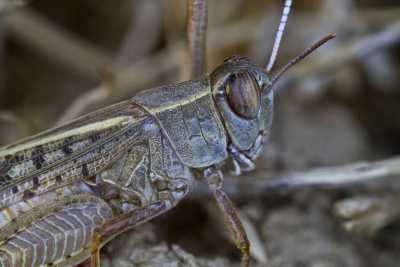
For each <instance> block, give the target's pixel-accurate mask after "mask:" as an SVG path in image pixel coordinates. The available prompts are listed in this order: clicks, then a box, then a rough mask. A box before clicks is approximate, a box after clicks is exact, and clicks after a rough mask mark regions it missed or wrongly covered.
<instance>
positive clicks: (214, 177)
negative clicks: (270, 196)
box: [203, 167, 250, 267]
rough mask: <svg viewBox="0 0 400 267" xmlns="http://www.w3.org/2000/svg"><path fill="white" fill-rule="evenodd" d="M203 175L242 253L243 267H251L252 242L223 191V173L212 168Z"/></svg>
mask: <svg viewBox="0 0 400 267" xmlns="http://www.w3.org/2000/svg"><path fill="white" fill-rule="evenodd" d="M203 175H204V177H205V178H206V180H207V183H208V186H209V187H210V189H211V191H212V192H213V195H214V198H215V200H216V201H217V203H218V206H219V208H220V209H221V211H222V212H223V214H224V221H225V224H226V226H227V227H228V230H229V232H230V234H231V236H232V238H233V240H234V242H235V245H236V247H237V248H238V249H239V250H240V251H241V252H242V266H245V267H248V266H250V242H249V240H248V238H247V235H246V232H245V230H244V227H243V224H242V222H241V221H240V219H239V216H238V214H237V212H236V209H235V206H234V205H233V203H232V201H231V200H230V199H229V197H228V196H227V195H226V193H225V192H224V191H223V189H222V180H223V176H222V173H221V171H220V170H216V169H214V168H212V167H211V168H208V169H206V170H205V171H204V173H203Z"/></svg>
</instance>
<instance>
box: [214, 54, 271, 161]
mask: <svg viewBox="0 0 400 267" xmlns="http://www.w3.org/2000/svg"><path fill="white" fill-rule="evenodd" d="M210 81H211V87H212V93H213V97H214V101H215V103H216V106H217V109H218V111H219V114H220V116H221V119H222V121H223V123H224V126H225V129H226V132H227V135H228V137H229V143H230V146H232V147H234V149H235V150H236V151H239V152H242V153H244V154H246V155H247V156H248V157H250V158H254V157H255V156H256V154H258V152H259V150H260V149H261V146H262V143H263V142H260V140H261V141H263V139H264V138H263V137H264V136H266V135H267V134H268V133H269V130H270V127H271V124H272V112H273V108H272V107H273V96H274V93H273V90H272V86H271V82H270V79H269V77H268V75H267V72H266V71H265V70H264V69H262V68H259V67H257V66H256V65H254V64H252V63H250V61H249V60H247V59H246V58H241V57H237V56H234V57H231V58H229V59H227V60H226V61H225V62H224V63H223V64H222V65H220V66H219V67H217V69H216V70H215V71H214V72H213V73H212V74H211V75H210Z"/></svg>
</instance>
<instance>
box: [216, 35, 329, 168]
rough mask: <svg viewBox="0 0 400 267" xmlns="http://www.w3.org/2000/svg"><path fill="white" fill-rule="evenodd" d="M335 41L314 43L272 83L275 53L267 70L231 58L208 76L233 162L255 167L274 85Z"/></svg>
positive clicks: (267, 126) (266, 128)
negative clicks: (325, 45)
mask: <svg viewBox="0 0 400 267" xmlns="http://www.w3.org/2000/svg"><path fill="white" fill-rule="evenodd" d="M334 37H335V34H330V35H327V36H325V37H324V38H322V39H320V40H319V41H318V42H316V43H314V44H313V45H312V46H310V47H309V48H308V49H306V50H305V51H304V52H303V53H301V54H300V55H298V56H297V57H295V58H294V59H292V60H291V61H289V63H287V64H286V65H285V66H284V67H283V68H282V69H281V70H280V71H278V73H277V74H276V75H275V76H274V77H272V79H270V78H269V77H268V72H269V70H270V68H271V67H272V65H273V62H274V61H275V57H276V51H275V52H273V54H272V56H271V59H272V60H270V62H272V64H268V67H267V68H266V70H265V69H263V68H260V67H257V66H256V65H254V64H251V63H250V62H249V60H247V59H245V58H241V57H237V56H234V57H231V58H229V59H227V60H226V61H225V62H224V63H223V64H222V65H220V66H219V67H217V68H216V69H215V70H214V72H213V73H211V75H210V82H211V88H212V94H213V97H214V101H215V103H216V106H217V108H218V111H219V113H220V116H221V118H222V121H223V123H224V126H225V129H226V132H227V135H228V137H229V144H230V147H229V148H228V149H229V152H230V154H231V155H232V156H233V157H236V159H234V160H236V161H242V162H244V163H245V165H247V167H246V166H245V167H246V168H247V169H248V170H250V169H252V168H253V167H254V164H253V163H252V160H253V159H254V158H256V157H257V156H258V154H259V152H260V151H261V149H262V147H263V143H264V139H265V138H264V137H265V136H266V135H268V133H269V132H270V128H271V124H272V112H273V109H272V108H273V97H274V91H273V86H274V84H275V83H276V82H277V81H278V80H279V79H280V78H281V77H282V75H283V74H284V73H285V72H286V71H287V70H288V69H289V68H290V67H292V66H293V65H295V64H296V63H297V62H299V61H300V60H302V59H303V58H305V57H306V56H308V55H309V54H311V52H313V51H315V50H316V49H317V48H318V47H320V46H321V45H323V44H324V43H326V42H327V41H329V40H330V39H332V38H334ZM246 162H247V163H246ZM244 170H245V169H244Z"/></svg>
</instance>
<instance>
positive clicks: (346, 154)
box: [0, 0, 400, 267]
mask: <svg viewBox="0 0 400 267" xmlns="http://www.w3.org/2000/svg"><path fill="white" fill-rule="evenodd" d="M294 2H295V3H294V4H293V8H292V11H291V14H290V16H289V21H288V25H287V30H286V32H285V33H284V37H283V42H282V46H281V49H280V52H279V55H278V61H277V64H276V66H275V68H274V69H273V71H272V72H273V73H274V71H275V73H276V71H277V70H278V69H279V67H280V66H283V65H284V64H285V63H287V62H288V60H290V58H292V57H294V56H296V55H298V54H299V53H300V52H302V51H303V50H304V49H305V48H307V47H308V46H309V45H310V44H312V43H313V42H315V41H316V40H318V39H319V38H321V37H322V36H324V35H326V34H329V33H332V32H335V33H337V38H335V39H334V40H333V41H331V42H329V43H328V44H327V45H325V46H324V47H322V48H321V49H319V50H318V51H316V52H315V53H314V54H313V55H312V56H310V57H309V58H307V59H306V60H304V61H303V62H301V63H299V64H298V65H297V66H296V67H294V68H293V69H292V70H291V71H290V72H289V73H287V74H286V75H285V77H284V78H283V79H282V80H281V82H280V84H279V85H278V90H277V96H276V98H275V105H276V106H275V118H274V125H273V129H272V133H271V136H270V140H269V142H268V144H267V147H266V149H265V151H264V153H263V155H262V156H261V157H260V158H259V159H258V160H257V170H256V171H255V172H253V173H250V174H244V175H243V176H242V177H240V178H239V179H238V178H236V179H234V178H231V177H229V176H228V177H227V178H226V183H227V191H228V193H229V194H230V196H231V197H232V199H233V201H234V202H235V203H236V204H237V206H238V208H239V210H240V213H241V215H242V217H243V221H244V222H245V225H246V228H247V232H248V234H249V238H250V240H251V242H252V249H253V261H254V264H255V266H293V267H295V266H296V267H303V266H304V267H307V266H313V267H317V266H318V267H336V266H338V267H339V266H340V267H346V266H352V267H353V266H355V267H357V266H363V267H372V266H388V267H391V266H393V267H394V266H399V262H400V241H399V240H400V223H399V222H398V221H396V219H398V218H399V217H400V216H399V215H400V197H399V196H400V182H399V181H397V180H399V179H396V176H393V177H392V178H391V179H376V180H374V181H370V182H368V183H355V184H354V183H351V184H345V185H341V186H335V187H333V188H332V187H329V188H326V187H315V186H314V187H309V186H301V187H296V188H292V187H291V186H286V187H285V188H282V186H279V187H274V186H270V187H263V186H259V185H260V184H263V183H264V181H265V182H267V181H269V180H271V179H272V180H279V177H284V176H285V175H287V174H288V173H293V172H295V173H297V172H299V173H304V172H306V173H307V172H309V171H310V170H313V169H314V168H317V167H329V166H342V165H345V164H351V163H355V162H358V161H364V160H369V161H375V160H383V159H388V158H392V157H395V156H396V155H399V154H400V141H399V140H400V3H399V2H398V1H395V0H380V1H378V0H359V1H354V0H330V1H329V0H319V1H317V0H303V1H294ZM282 6H283V1H281V0H279V1H278V0H274V1H272V0H271V1H261V0H250V1H249V0H248V1H244V0H220V1H209V5H208V15H209V17H208V33H207V46H208V48H207V64H208V68H207V70H208V72H210V71H212V70H213V68H214V67H215V66H217V65H218V64H220V63H221V62H222V61H223V60H224V58H226V57H228V56H231V55H233V54H239V55H242V56H247V57H249V58H250V59H251V60H252V61H253V62H255V63H257V64H265V63H266V62H267V60H268V58H269V54H270V51H271V47H272V42H273V38H274V35H275V31H276V29H277V27H278V24H279V20H280V14H281V10H282ZM185 38H186V1H183V0H169V1H161V0H120V1H93V0H80V1H75V0H73V1H72V0H68V1H66V0H65V1H51V0H32V1H26V2H25V1H21V0H1V1H0V146H2V145H5V144H8V143H11V142H14V141H16V140H18V139H20V138H23V137H25V136H29V135H32V134H35V133H37V132H39V131H42V130H45V129H48V128H50V127H53V126H55V125H59V124H62V123H63V122H66V121H68V120H70V119H72V118H75V117H77V116H79V115H82V114H85V113H87V112H90V111H93V110H95V109H97V108H101V107H105V106H107V105H109V104H112V103H116V102H118V101H121V100H124V99H127V98H129V97H131V96H133V95H134V94H135V93H137V92H138V91H140V90H143V89H146V88H151V87H154V86H158V85H163V84H169V83H175V82H179V81H183V80H185V79H187V75H188V71H187V70H188V59H187V49H186V46H185V44H186V43H185ZM392 168H394V169H396V168H397V170H399V169H400V163H397V165H396V164H395V165H393V164H392ZM328 170H329V169H328ZM321 177H322V178H324V177H327V179H329V172H327V173H324V175H321ZM295 178H296V176H294V179H295ZM256 181H257V183H256ZM255 189H257V190H255ZM219 215H220V214H219V213H218V211H217V209H216V207H215V203H214V202H213V201H212V199H210V196H209V194H208V193H207V190H205V189H204V188H203V187H202V186H201V185H199V187H198V189H196V190H195V192H194V193H193V194H192V195H191V196H189V197H188V199H187V200H186V201H183V203H181V204H180V205H179V206H178V207H177V208H175V209H174V210H173V211H171V212H169V213H167V214H165V215H163V216H161V217H160V218H157V219H155V220H153V221H152V222H150V223H147V224H145V225H143V226H141V227H138V228H136V229H134V230H133V231H131V232H129V234H127V235H124V236H122V237H119V238H117V239H116V240H114V241H113V242H111V243H110V244H109V245H108V246H107V247H105V248H104V249H103V251H102V252H103V256H102V257H103V264H104V265H102V266H231V265H237V266H238V265H239V261H240V255H239V253H238V252H237V251H236V249H235V248H234V245H233V244H232V242H231V241H230V239H229V236H228V235H227V234H226V232H225V230H224V225H223V223H222V218H221V216H219Z"/></svg>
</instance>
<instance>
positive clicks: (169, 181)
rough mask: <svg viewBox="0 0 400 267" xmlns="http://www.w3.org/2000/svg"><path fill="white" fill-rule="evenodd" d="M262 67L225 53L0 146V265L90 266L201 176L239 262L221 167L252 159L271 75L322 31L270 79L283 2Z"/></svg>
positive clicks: (240, 236) (265, 125) (265, 124)
mask: <svg viewBox="0 0 400 267" xmlns="http://www.w3.org/2000/svg"><path fill="white" fill-rule="evenodd" d="M290 2H291V1H286V6H285V9H284V12H283V16H282V19H281V24H280V30H279V31H278V32H277V37H276V39H275V43H274V49H273V52H272V55H271V58H270V62H269V64H268V67H267V68H266V69H265V68H260V67H258V66H256V65H254V64H252V63H251V62H250V61H249V60H247V59H245V58H242V57H237V56H234V57H231V58H229V59H227V60H226V61H225V62H224V63H222V64H221V65H220V66H218V67H217V68H216V69H215V70H214V71H213V72H212V73H211V74H210V75H204V76H202V77H200V78H198V79H196V80H189V81H186V82H182V83H179V84H174V85H168V86H160V87H157V88H153V89H149V90H146V91H144V92H142V93H139V94H138V95H136V96H134V97H132V98H131V99H129V100H126V101H123V102H121V103H118V104H115V105H112V106H109V107H106V108H104V109H102V110H99V111H95V112H93V113H90V114H88V115H85V116H82V117H80V118H78V119H76V120H73V121H71V122H69V123H67V124H65V125H63V126H60V127H57V128H53V129H50V130H48V131H45V132H43V133H40V134H37V135H35V136H32V137H29V138H26V139H24V140H22V141H19V142H17V143H14V144H11V145H8V146H6V147H3V148H1V149H0V209H1V211H0V265H1V266H4V267H6V266H50V265H52V266H75V265H77V264H79V263H82V262H84V261H86V260H87V261H88V262H90V265H91V266H99V265H100V258H99V251H100V249H101V248H102V246H104V245H105V244H106V243H107V242H108V241H110V240H111V239H113V238H114V237H116V236H117V235H119V234H121V233H122V232H124V231H126V230H128V229H131V228H133V227H135V226H137V225H139V224H141V223H144V222H145V221H148V220H150V219H152V218H154V217H156V216H158V215H160V214H162V213H164V212H166V211H168V210H170V209H171V208H173V207H175V206H176V205H177V204H178V202H179V201H180V200H181V199H182V198H184V197H185V196H186V195H187V194H188V193H189V192H190V191H191V190H192V189H193V185H194V181H195V179H203V180H205V181H206V182H207V183H208V185H209V187H210V190H211V192H212V194H213V196H214V198H215V200H216V201H217V203H218V206H219V208H220V209H221V211H222V213H223V215H224V217H225V222H226V224H227V226H228V229H229V231H230V233H231V235H232V237H233V240H234V241H235V244H236V246H237V248H238V249H239V250H240V251H241V253H242V263H243V265H244V266H249V264H250V256H249V251H250V245H249V241H248V239H247V237H246V233H245V231H244V228H243V226H242V224H241V222H240V220H239V217H238V215H237V213H236V210H235V208H234V205H233V203H232V202H231V201H230V200H229V198H228V196H227V195H226V194H225V193H224V191H223V187H222V181H223V175H222V172H221V168H222V166H224V165H229V166H231V169H232V172H233V173H234V174H236V175H239V174H240V173H241V172H242V171H250V170H252V169H254V168H255V164H254V160H255V159H256V158H257V156H258V155H259V154H260V151H261V150H262V148H263V146H264V143H265V138H266V136H267V135H268V133H269V132H270V128H271V123H272V110H273V96H274V91H273V88H274V87H273V86H274V84H275V83H276V82H277V81H278V80H279V78H280V77H281V76H282V74H283V73H284V72H285V71H286V70H287V69H288V68H290V67H291V66H293V65H294V64H296V63H297V62H298V61H300V60H301V59H302V58H304V57H306V56H307V55H308V54H310V53H311V52H312V51H314V50H315V49H316V48H317V47H319V46H320V45H322V44H323V43H325V42H326V41H328V40H329V39H331V38H332V37H333V35H329V36H327V37H325V38H323V39H321V40H320V41H319V42H317V43H316V44H314V45H313V46H312V47H310V48H309V49H308V50H306V51H305V52H304V53H303V54H301V55H300V56H298V57H297V58H295V59H293V60H292V61H290V62H289V63H288V64H287V65H286V66H285V67H283V69H282V70H281V71H280V72H278V74H276V75H275V76H274V77H273V78H272V79H270V78H269V72H270V70H271V68H272V66H273V63H274V61H275V58H276V54H277V50H278V47H279V43H280V40H281V37H282V33H283V28H284V26H285V24H286V19H287V15H288V13H289V9H290Z"/></svg>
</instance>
